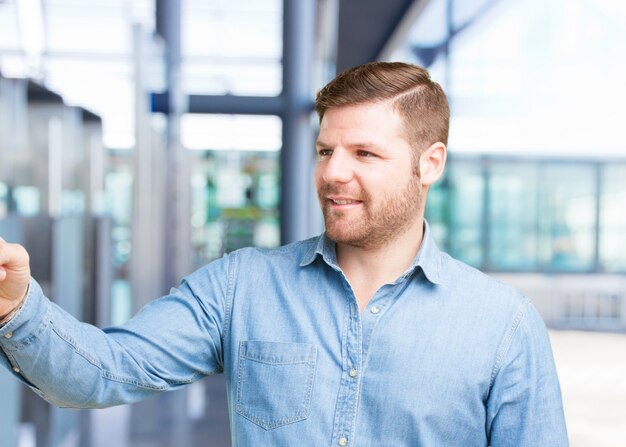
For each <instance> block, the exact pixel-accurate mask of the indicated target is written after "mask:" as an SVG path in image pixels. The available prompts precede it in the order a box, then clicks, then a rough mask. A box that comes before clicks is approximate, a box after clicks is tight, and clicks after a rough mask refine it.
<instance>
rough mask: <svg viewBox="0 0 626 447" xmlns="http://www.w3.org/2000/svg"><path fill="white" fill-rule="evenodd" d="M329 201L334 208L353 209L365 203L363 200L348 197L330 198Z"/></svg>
mask: <svg viewBox="0 0 626 447" xmlns="http://www.w3.org/2000/svg"><path fill="white" fill-rule="evenodd" d="M328 201H329V202H330V204H331V205H332V206H334V207H342V208H343V207H351V206H355V205H360V204H361V203H363V201H361V200H357V199H350V198H346V197H328Z"/></svg>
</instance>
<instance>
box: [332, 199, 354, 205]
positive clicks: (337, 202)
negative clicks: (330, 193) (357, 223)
mask: <svg viewBox="0 0 626 447" xmlns="http://www.w3.org/2000/svg"><path fill="white" fill-rule="evenodd" d="M330 200H331V202H333V203H334V204H335V205H353V204H357V203H361V201H360V200H352V199H330Z"/></svg>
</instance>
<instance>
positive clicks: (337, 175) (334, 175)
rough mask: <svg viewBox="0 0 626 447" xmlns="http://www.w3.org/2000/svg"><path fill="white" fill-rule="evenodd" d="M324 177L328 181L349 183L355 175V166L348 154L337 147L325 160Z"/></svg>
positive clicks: (323, 164) (323, 165) (322, 167)
mask: <svg viewBox="0 0 626 447" xmlns="http://www.w3.org/2000/svg"><path fill="white" fill-rule="evenodd" d="M320 168H321V169H322V178H323V179H324V181H325V182H327V183H348V182H349V181H350V180H352V177H353V176H354V168H353V166H352V162H351V160H350V157H349V156H348V154H346V153H345V152H344V151H342V150H339V149H335V150H334V151H333V153H332V155H331V156H330V157H328V158H327V159H326V160H324V161H323V163H322V166H320Z"/></svg>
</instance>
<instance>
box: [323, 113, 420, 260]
mask: <svg viewBox="0 0 626 447" xmlns="http://www.w3.org/2000/svg"><path fill="white" fill-rule="evenodd" d="M402 126H403V122H402V120H401V118H400V116H399V115H398V113H397V112H395V111H394V110H393V109H392V108H391V107H390V106H389V105H388V104H386V103H375V104H362V105H356V106H345V107H337V108H331V109H329V110H327V111H326V113H325V114H324V118H323V119H322V122H321V124H320V133H319V136H318V140H317V144H316V150H317V154H318V162H317V167H316V169H315V185H316V188H317V194H318V197H319V201H320V205H321V207H322V212H323V213H324V221H325V223H326V232H327V234H328V236H329V237H330V238H331V239H332V240H334V241H335V242H338V243H344V244H347V245H352V246H355V247H361V248H379V247H382V246H383V245H385V244H386V243H388V242H390V241H392V240H394V239H396V238H398V237H399V236H402V235H404V234H407V233H409V232H412V231H419V225H420V224H421V213H422V210H421V205H422V203H421V202H422V188H421V183H420V178H419V173H418V169H417V167H416V166H415V161H414V157H413V156H412V151H413V149H412V148H411V147H410V145H409V143H408V142H407V141H406V139H405V138H404V137H403V135H404V133H403V127H402Z"/></svg>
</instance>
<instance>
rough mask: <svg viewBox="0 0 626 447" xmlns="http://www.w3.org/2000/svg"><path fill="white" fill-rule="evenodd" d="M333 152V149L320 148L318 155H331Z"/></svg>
mask: <svg viewBox="0 0 626 447" xmlns="http://www.w3.org/2000/svg"><path fill="white" fill-rule="evenodd" d="M332 154H333V150H332V149H320V150H318V151H317V156H318V157H330V156H331V155H332Z"/></svg>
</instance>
